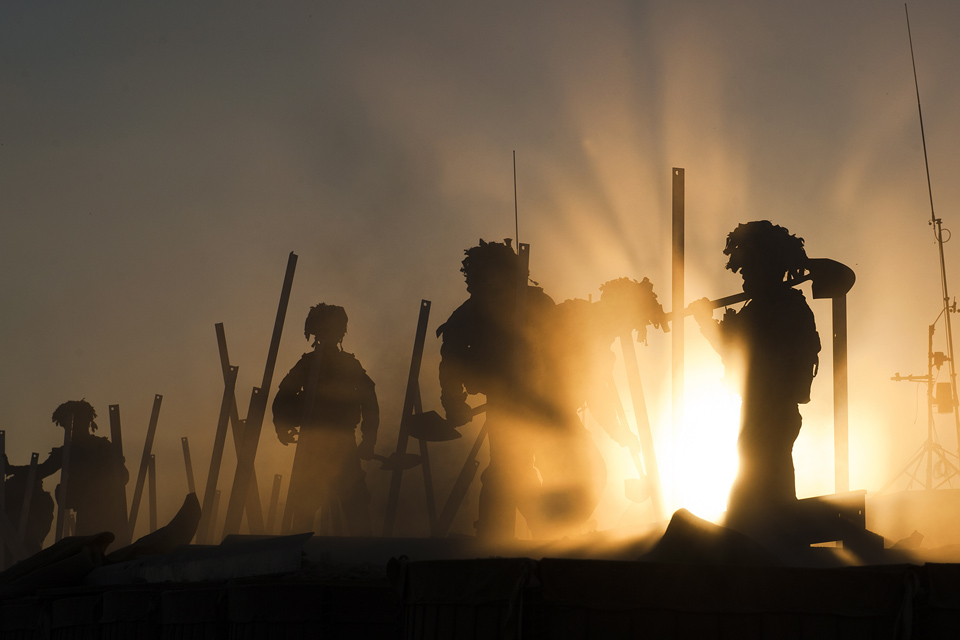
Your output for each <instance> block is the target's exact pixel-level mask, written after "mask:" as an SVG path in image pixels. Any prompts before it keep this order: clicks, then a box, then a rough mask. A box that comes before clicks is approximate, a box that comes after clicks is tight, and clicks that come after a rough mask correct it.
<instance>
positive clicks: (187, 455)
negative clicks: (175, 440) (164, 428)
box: [180, 436, 197, 493]
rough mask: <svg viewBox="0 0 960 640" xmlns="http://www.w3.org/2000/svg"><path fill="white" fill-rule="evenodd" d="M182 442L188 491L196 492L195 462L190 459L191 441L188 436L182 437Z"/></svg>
mask: <svg viewBox="0 0 960 640" xmlns="http://www.w3.org/2000/svg"><path fill="white" fill-rule="evenodd" d="M180 444H181V445H183V466H184V467H186V469H187V492H188V493H196V492H197V484H196V482H194V480H193V462H192V461H191V460H190V441H189V440H187V436H183V437H181V438H180Z"/></svg>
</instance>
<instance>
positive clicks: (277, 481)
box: [266, 473, 283, 535]
mask: <svg viewBox="0 0 960 640" xmlns="http://www.w3.org/2000/svg"><path fill="white" fill-rule="evenodd" d="M282 482H283V476H281V475H280V474H279V473H278V474H276V475H274V476H273V490H272V491H271V492H270V506H269V508H268V509H267V528H266V532H267V535H273V533H274V529H275V527H274V525H276V521H277V505H278V503H279V502H280V485H281V483H282Z"/></svg>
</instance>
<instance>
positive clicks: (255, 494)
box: [215, 322, 264, 534]
mask: <svg viewBox="0 0 960 640" xmlns="http://www.w3.org/2000/svg"><path fill="white" fill-rule="evenodd" d="M215 328H216V330H217V347H218V348H219V350H220V369H221V371H222V372H223V381H224V382H226V381H227V371H228V370H229V369H230V353H229V352H228V351H227V335H226V333H224V330H223V323H222V322H218V323H217V324H216V327H215ZM236 398H237V396H236V392H234V395H233V398H231V401H230V426H231V427H232V428H231V432H232V433H233V450H234V451H240V446H241V445H240V443H241V442H242V441H243V430H244V428H245V427H246V423H245V422H244V421H243V420H241V419H240V415H239V413H238V412H237V399H236ZM245 509H246V514H247V524H248V525H249V527H250V532H251V533H254V534H262V533H264V528H263V507H262V506H261V505H260V483H259V482H258V481H257V470H256V468H252V469H250V486H249V487H248V488H247V504H246V507H245Z"/></svg>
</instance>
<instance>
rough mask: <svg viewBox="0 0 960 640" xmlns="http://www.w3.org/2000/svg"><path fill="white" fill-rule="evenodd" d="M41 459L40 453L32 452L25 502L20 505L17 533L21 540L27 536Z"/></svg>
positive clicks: (24, 496) (24, 495) (24, 494)
mask: <svg viewBox="0 0 960 640" xmlns="http://www.w3.org/2000/svg"><path fill="white" fill-rule="evenodd" d="M39 460H40V454H39V453H31V454H30V469H29V470H28V471H27V487H26V490H25V491H24V493H23V504H22V505H20V522H19V523H18V526H17V534H18V535H19V537H20V539H21V540H23V539H24V538H26V537H27V522H28V521H29V519H30V504H31V502H33V483H35V482H36V481H37V462H38V461H39Z"/></svg>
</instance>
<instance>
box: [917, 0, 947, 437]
mask: <svg viewBox="0 0 960 640" xmlns="http://www.w3.org/2000/svg"><path fill="white" fill-rule="evenodd" d="M903 11H904V14H905V15H906V18H907V38H908V39H909V41H910V62H911V63H912V64H913V85H914V87H915V88H916V90H917V114H918V115H919V116H920V140H921V141H922V142H923V165H924V168H925V169H926V172H927V194H928V195H929V198H930V225H931V226H932V227H933V229H934V233H935V235H936V237H937V247H938V249H939V253H940V288H941V291H942V293H943V310H942V311H941V314H942V315H943V324H944V331H945V333H946V338H947V363H948V365H949V367H950V390H951V393H952V396H953V397H952V401H953V418H954V423H955V426H956V431H957V450H958V453H960V407H958V406H957V369H956V365H955V362H954V358H953V353H954V352H953V327H952V326H951V322H950V312H951V306H950V295H949V293H948V292H947V267H946V263H945V262H944V258H943V225H942V221H941V220H940V218H938V217H937V215H936V213H934V209H933V187H932V186H931V183H930V161H929V160H928V159H927V138H926V135H925V134H924V131H923V109H921V107H920V83H919V82H918V81H917V61H916V58H915V57H914V55H913V35H912V34H911V33H910V12H909V11H908V10H907V5H906V4H904V5H903Z"/></svg>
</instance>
